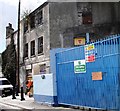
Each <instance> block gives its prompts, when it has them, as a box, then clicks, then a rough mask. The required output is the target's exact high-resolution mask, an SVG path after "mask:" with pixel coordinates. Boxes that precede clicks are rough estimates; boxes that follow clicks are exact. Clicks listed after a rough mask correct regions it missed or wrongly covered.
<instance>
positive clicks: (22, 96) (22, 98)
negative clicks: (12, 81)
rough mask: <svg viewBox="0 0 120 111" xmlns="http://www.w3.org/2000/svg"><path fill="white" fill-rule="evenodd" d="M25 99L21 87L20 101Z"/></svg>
mask: <svg viewBox="0 0 120 111" xmlns="http://www.w3.org/2000/svg"><path fill="white" fill-rule="evenodd" d="M23 100H25V98H24V93H23V87H21V101H23Z"/></svg>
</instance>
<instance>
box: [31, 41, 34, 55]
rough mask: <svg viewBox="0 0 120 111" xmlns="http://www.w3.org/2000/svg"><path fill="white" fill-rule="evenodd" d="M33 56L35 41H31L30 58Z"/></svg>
mask: <svg viewBox="0 0 120 111" xmlns="http://www.w3.org/2000/svg"><path fill="white" fill-rule="evenodd" d="M33 55H35V40H33V41H31V56H33Z"/></svg>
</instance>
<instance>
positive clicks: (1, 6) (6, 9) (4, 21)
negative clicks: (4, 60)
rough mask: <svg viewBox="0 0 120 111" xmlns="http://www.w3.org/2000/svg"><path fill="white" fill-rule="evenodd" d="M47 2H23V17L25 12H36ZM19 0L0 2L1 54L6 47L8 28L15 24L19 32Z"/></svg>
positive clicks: (25, 0)
mask: <svg viewBox="0 0 120 111" xmlns="http://www.w3.org/2000/svg"><path fill="white" fill-rule="evenodd" d="M45 1H46V0H21V15H22V12H24V11H25V10H27V9H28V10H34V9H36V8H37V7H38V6H40V5H41V4H42V3H43V2H45ZM18 2H19V0H0V53H1V52H3V51H4V50H5V48H6V47H5V46H6V40H5V38H6V26H8V23H11V24H13V28H14V29H15V30H17V19H18V18H17V14H18V12H17V11H18Z"/></svg>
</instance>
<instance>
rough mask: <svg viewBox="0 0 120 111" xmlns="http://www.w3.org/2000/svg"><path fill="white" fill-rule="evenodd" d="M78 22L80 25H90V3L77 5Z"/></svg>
mask: <svg viewBox="0 0 120 111" xmlns="http://www.w3.org/2000/svg"><path fill="white" fill-rule="evenodd" d="M77 11H78V22H79V25H82V24H92V5H91V3H87V2H84V3H83V2H82V3H79V2H78V3H77Z"/></svg>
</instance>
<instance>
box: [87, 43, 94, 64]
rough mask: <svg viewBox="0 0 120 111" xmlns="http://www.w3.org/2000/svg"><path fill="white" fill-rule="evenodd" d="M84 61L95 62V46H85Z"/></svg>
mask: <svg viewBox="0 0 120 111" xmlns="http://www.w3.org/2000/svg"><path fill="white" fill-rule="evenodd" d="M85 60H86V62H94V61H95V46H94V44H89V45H85Z"/></svg>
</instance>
